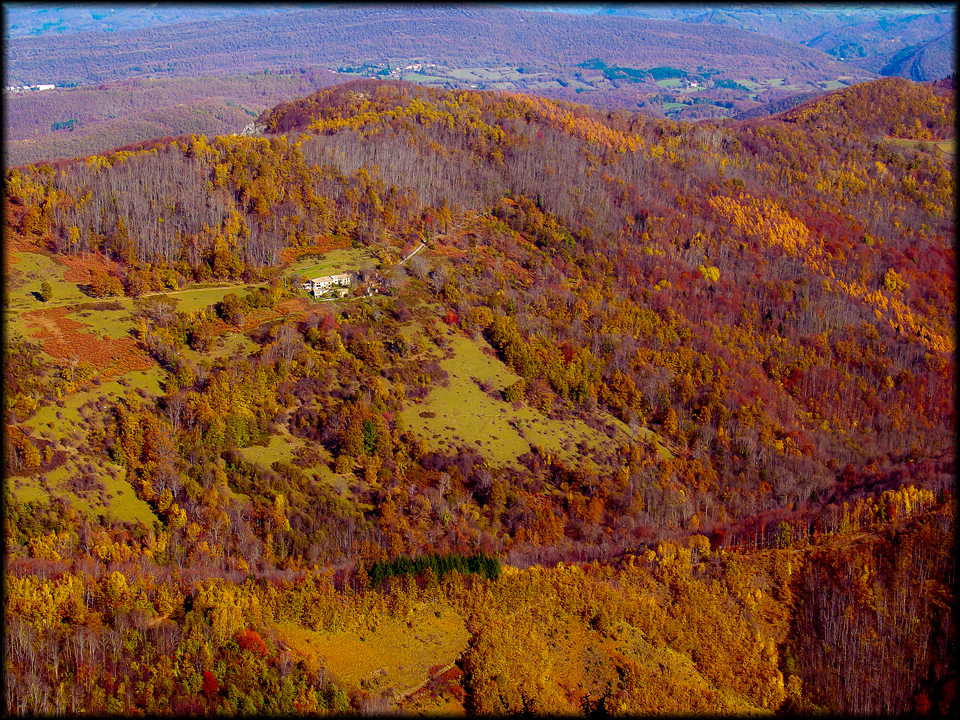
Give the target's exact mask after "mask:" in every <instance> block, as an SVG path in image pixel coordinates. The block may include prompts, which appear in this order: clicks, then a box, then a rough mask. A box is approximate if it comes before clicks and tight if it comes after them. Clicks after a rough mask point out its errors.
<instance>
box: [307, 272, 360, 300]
mask: <svg viewBox="0 0 960 720" xmlns="http://www.w3.org/2000/svg"><path fill="white" fill-rule="evenodd" d="M352 281H353V276H352V275H351V274H350V273H340V274H339V275H324V276H322V277H316V278H313V279H312V280H307V281H306V282H305V283H304V284H303V289H304V290H306V291H307V292H309V293H313V296H314V297H320V295H322V294H323V293H325V292H326V291H327V290H329V289H330V288H333V287H337V288H348V287H350V285H351V283H352Z"/></svg>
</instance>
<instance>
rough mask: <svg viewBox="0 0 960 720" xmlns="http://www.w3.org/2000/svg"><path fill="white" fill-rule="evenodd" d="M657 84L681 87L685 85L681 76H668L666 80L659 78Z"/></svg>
mask: <svg viewBox="0 0 960 720" xmlns="http://www.w3.org/2000/svg"><path fill="white" fill-rule="evenodd" d="M657 85H658V86H659V87H680V86H681V85H683V80H681V79H680V78H666V79H664V80H657Z"/></svg>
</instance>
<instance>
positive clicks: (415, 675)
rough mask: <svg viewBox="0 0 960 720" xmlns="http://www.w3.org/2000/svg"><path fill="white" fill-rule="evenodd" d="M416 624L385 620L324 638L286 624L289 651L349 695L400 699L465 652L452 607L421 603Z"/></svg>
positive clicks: (458, 619)
mask: <svg viewBox="0 0 960 720" xmlns="http://www.w3.org/2000/svg"><path fill="white" fill-rule="evenodd" d="M411 623H412V624H409V625H408V623H406V622H403V621H401V620H397V619H394V618H384V619H383V620H382V621H381V622H380V624H379V627H378V628H377V630H376V631H375V632H366V633H365V634H363V635H360V634H358V633H355V632H341V633H321V632H313V631H311V630H306V629H304V628H301V627H298V626H296V625H293V624H292V623H283V624H281V625H280V626H279V628H278V629H279V631H280V635H281V637H282V638H283V640H284V641H286V643H287V644H288V645H289V646H290V647H291V649H292V650H293V651H294V652H296V653H297V654H299V655H300V656H302V657H304V658H305V659H307V660H308V662H314V663H316V664H317V665H321V666H323V667H324V668H326V670H327V672H329V673H330V675H331V676H332V678H333V680H334V682H336V683H337V685H339V686H340V687H342V688H343V689H344V690H347V691H348V692H349V691H351V690H359V689H361V688H363V689H365V690H368V691H371V692H376V693H382V692H384V691H388V690H389V689H391V688H392V689H393V691H394V697H396V698H399V697H402V696H405V695H406V694H408V693H410V692H412V691H414V690H415V689H417V688H418V687H419V686H420V685H421V684H423V683H425V682H427V681H428V680H429V679H430V668H432V667H436V666H441V667H444V666H447V665H450V664H451V663H453V662H454V661H456V659H457V658H458V657H460V655H461V654H462V653H463V652H464V651H465V650H466V649H467V642H468V641H469V639H470V633H469V632H468V631H467V627H466V625H465V623H464V621H463V618H461V617H460V616H459V615H457V614H456V612H454V611H453V609H451V608H450V607H449V606H445V605H440V604H434V603H419V604H417V605H416V606H415V610H414V619H413V620H412V621H411Z"/></svg>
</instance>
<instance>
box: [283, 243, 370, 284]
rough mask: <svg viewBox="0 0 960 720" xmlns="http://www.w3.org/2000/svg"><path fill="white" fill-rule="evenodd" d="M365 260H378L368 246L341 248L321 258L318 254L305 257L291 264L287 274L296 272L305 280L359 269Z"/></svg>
mask: <svg viewBox="0 0 960 720" xmlns="http://www.w3.org/2000/svg"><path fill="white" fill-rule="evenodd" d="M364 261H371V262H374V261H376V258H374V256H373V255H371V254H370V251H369V250H367V249H366V248H340V249H338V250H333V251H331V252H328V253H325V254H324V255H323V257H322V258H319V259H318V258H317V256H316V255H312V256H308V257H305V258H303V259H301V260H300V261H299V262H296V263H293V264H291V265H290V266H289V267H288V268H287V274H288V275H292V274H294V273H296V274H298V275H300V276H301V277H303V279H304V280H309V279H310V278H315V277H322V276H324V275H334V274H336V273H341V272H348V271H352V270H358V269H359V268H360V267H362V266H363V264H364Z"/></svg>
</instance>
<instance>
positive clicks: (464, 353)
mask: <svg viewBox="0 0 960 720" xmlns="http://www.w3.org/2000/svg"><path fill="white" fill-rule="evenodd" d="M444 332H447V339H448V340H449V341H450V345H451V349H452V351H453V355H452V356H451V357H448V358H446V359H444V360H441V361H440V367H442V368H443V369H444V370H446V371H447V373H448V374H449V378H448V383H447V386H446V387H443V386H436V387H434V388H433V389H432V390H431V391H430V394H429V395H427V398H426V402H425V403H422V404H415V403H410V404H408V405H407V406H406V407H405V408H404V411H403V418H404V422H405V423H406V426H407V427H408V428H409V429H410V430H412V431H414V432H415V433H417V434H418V435H420V436H422V437H423V438H425V439H426V440H427V443H428V444H429V445H431V446H432V447H435V448H438V449H444V448H453V447H455V446H456V445H459V444H464V443H465V444H468V445H473V446H475V447H476V448H477V449H479V450H480V451H481V452H482V453H483V454H484V455H485V456H486V457H487V458H489V459H490V461H491V462H494V463H497V464H510V463H513V462H515V461H516V459H517V457H519V456H520V455H523V454H524V453H526V452H528V451H529V450H530V448H531V446H532V445H536V446H538V447H541V448H543V449H544V450H547V451H548V452H551V453H553V454H555V455H556V456H557V457H559V458H561V459H563V460H565V461H567V462H575V461H576V460H577V459H578V458H580V457H581V453H580V451H579V450H578V449H577V446H578V445H579V444H580V443H581V442H582V443H586V445H587V446H588V447H590V448H591V449H595V448H598V447H601V446H604V445H608V444H609V443H611V442H619V443H622V442H625V441H627V440H629V439H630V438H631V434H630V431H629V428H627V427H626V426H625V425H624V424H623V423H621V422H620V421H619V420H616V419H615V418H613V417H612V416H608V415H604V420H605V421H606V424H607V425H613V426H614V437H613V439H612V440H611V438H608V437H607V435H606V434H604V433H602V432H600V431H598V430H595V429H593V428H591V427H590V426H588V425H587V424H586V423H585V422H583V421H582V420H580V419H579V418H573V419H569V420H553V419H550V418H547V417H545V416H544V415H543V414H542V413H540V412H538V411H537V410H535V409H533V408H531V407H529V406H528V405H526V404H524V403H520V404H519V405H518V406H517V407H514V406H513V404H511V403H507V402H504V401H503V400H502V399H500V398H497V397H493V396H491V395H490V394H488V393H486V392H484V391H483V390H481V389H480V387H479V385H478V383H477V381H481V382H484V383H486V384H488V385H490V386H491V387H492V388H494V389H496V390H503V389H504V388H506V387H507V386H508V385H512V384H513V383H515V382H516V381H517V380H519V379H520V376H519V375H517V374H515V373H514V372H513V371H511V370H510V369H509V368H508V367H507V366H506V365H504V364H503V363H502V362H500V360H499V359H497V358H496V357H495V356H491V355H488V354H486V353H484V352H483V349H484V348H488V349H489V347H490V346H489V345H488V344H487V343H486V341H484V340H482V339H480V340H471V339H469V338H466V337H464V336H462V335H459V334H456V333H450V332H448V331H444ZM474 378H475V380H474ZM647 432H648V433H649V431H647ZM649 434H650V436H652V437H653V438H655V437H656V436H655V435H654V434H653V433H649Z"/></svg>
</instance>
